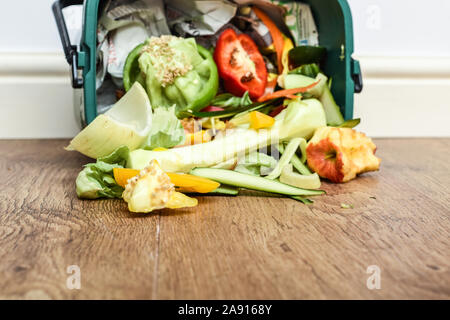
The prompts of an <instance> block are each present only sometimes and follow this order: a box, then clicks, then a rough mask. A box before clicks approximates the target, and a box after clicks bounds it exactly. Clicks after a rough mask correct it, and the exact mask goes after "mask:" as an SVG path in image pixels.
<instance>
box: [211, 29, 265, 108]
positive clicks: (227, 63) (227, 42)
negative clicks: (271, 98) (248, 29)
mask: <svg viewBox="0 0 450 320" xmlns="http://www.w3.org/2000/svg"><path fill="white" fill-rule="evenodd" d="M214 60H215V61H216V64H217V68H218V70H219V75H220V77H221V78H222V79H223V82H224V86H225V89H226V90H227V91H228V92H230V93H232V94H234V95H235V96H242V95H243V94H244V93H245V91H248V93H249V95H250V98H252V99H255V100H256V99H258V98H259V97H261V96H262V95H263V94H264V91H265V89H266V85H267V68H266V64H265V63H264V59H263V57H262V55H261V53H260V52H259V51H258V47H257V46H256V44H255V42H254V41H253V40H252V39H251V38H250V37H249V36H248V35H246V34H239V35H237V34H236V32H234V30H233V29H226V30H225V31H224V32H223V33H222V34H221V35H220V37H219V40H218V41H217V45H216V49H215V50H214Z"/></svg>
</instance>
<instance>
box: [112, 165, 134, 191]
mask: <svg viewBox="0 0 450 320" xmlns="http://www.w3.org/2000/svg"><path fill="white" fill-rule="evenodd" d="M139 172H140V171H139V170H136V169H128V168H114V169H113V174H114V180H116V182H117V184H118V185H119V186H121V187H123V188H125V186H126V185H127V183H128V179H130V178H133V177H135V176H137V175H138V174H139Z"/></svg>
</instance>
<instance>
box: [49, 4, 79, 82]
mask: <svg viewBox="0 0 450 320" xmlns="http://www.w3.org/2000/svg"><path fill="white" fill-rule="evenodd" d="M80 4H83V0H56V1H55V2H54V3H53V5H52V11H53V16H54V17H55V21H56V26H57V27H58V32H59V36H60V38H61V44H62V46H63V50H64V55H65V56H66V60H67V62H68V63H69V64H70V65H71V66H72V87H73V88H82V87H83V77H80V76H79V74H78V71H79V70H80V68H79V67H78V46H75V45H72V44H71V43H70V37H69V32H68V31H67V26H66V21H65V19H64V15H63V12H62V10H63V9H64V8H65V7H68V6H72V5H80Z"/></svg>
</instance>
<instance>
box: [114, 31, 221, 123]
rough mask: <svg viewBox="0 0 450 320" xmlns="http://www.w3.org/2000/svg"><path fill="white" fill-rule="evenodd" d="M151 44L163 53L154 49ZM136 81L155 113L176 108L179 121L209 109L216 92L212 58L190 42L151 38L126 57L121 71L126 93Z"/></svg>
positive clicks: (192, 40)
mask: <svg viewBox="0 0 450 320" xmlns="http://www.w3.org/2000/svg"><path fill="white" fill-rule="evenodd" d="M164 37H165V38H164ZM152 41H158V42H157V43H156V44H157V45H160V46H165V47H164V48H165V49H164V50H161V49H158V48H157V49H154V48H155V43H153V42H152ZM168 52H169V53H168ZM135 81H139V82H140V83H141V84H143V86H144V87H145V88H146V90H147V93H148V95H149V98H150V102H151V104H152V107H153V108H154V109H155V108H158V107H165V108H168V107H171V106H173V105H175V106H176V115H177V117H178V118H184V117H188V116H191V115H192V112H197V111H199V110H201V109H203V108H204V107H206V106H208V105H209V103H210V101H211V100H212V99H213V98H214V97H215V96H216V94H217V90H218V88H219V75H218V71H217V67H216V64H215V62H214V59H213V57H212V54H211V53H210V52H209V51H208V50H207V49H205V48H203V47H202V46H200V45H198V44H196V42H195V40H194V39H193V38H189V39H183V38H177V37H172V36H163V37H161V38H158V39H156V40H155V39H154V38H150V39H149V40H147V41H146V42H145V43H143V44H141V45H139V46H137V47H136V48H135V49H133V50H132V51H131V52H130V53H129V55H128V57H127V60H126V63H125V67H124V78H123V82H124V87H125V90H128V89H129V88H130V87H131V85H132V84H133V83H134V82H135Z"/></svg>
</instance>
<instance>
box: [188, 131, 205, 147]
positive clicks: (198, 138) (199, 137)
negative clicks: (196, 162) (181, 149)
mask: <svg viewBox="0 0 450 320" xmlns="http://www.w3.org/2000/svg"><path fill="white" fill-rule="evenodd" d="M209 141H211V135H210V134H209V132H208V131H207V130H201V131H197V132H195V133H189V134H187V135H186V140H185V142H184V145H193V144H199V143H205V142H209Z"/></svg>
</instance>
